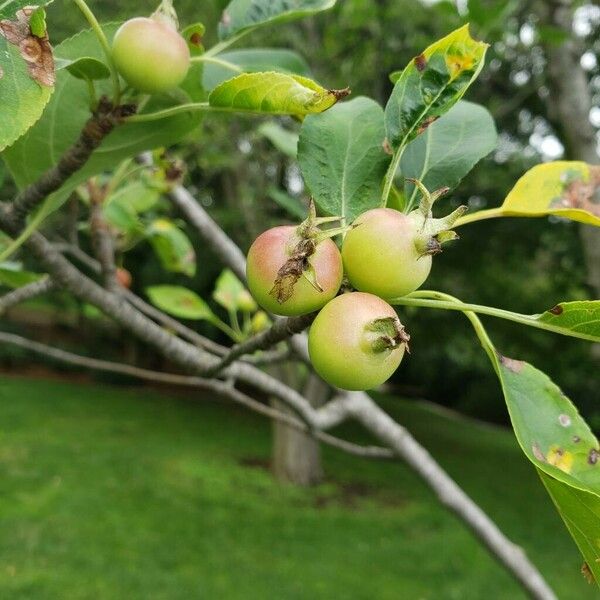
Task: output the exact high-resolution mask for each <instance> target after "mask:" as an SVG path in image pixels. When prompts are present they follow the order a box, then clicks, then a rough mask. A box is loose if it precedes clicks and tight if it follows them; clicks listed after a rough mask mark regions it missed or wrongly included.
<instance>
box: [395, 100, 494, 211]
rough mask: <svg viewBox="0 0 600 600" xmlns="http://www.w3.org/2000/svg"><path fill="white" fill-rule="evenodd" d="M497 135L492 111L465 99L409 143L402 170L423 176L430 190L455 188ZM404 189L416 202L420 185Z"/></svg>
mask: <svg viewBox="0 0 600 600" xmlns="http://www.w3.org/2000/svg"><path fill="white" fill-rule="evenodd" d="M497 139H498V134H497V132H496V127H495V125H494V120H493V118H492V115H490V113H489V112H488V111H487V110H486V109H485V108H484V107H483V106H480V105H479V104H473V103H472V102H466V101H464V100H461V101H460V102H458V103H457V104H456V105H455V106H453V107H452V108H451V109H450V110H449V111H448V113H447V114H445V115H444V116H443V117H441V118H440V119H439V120H438V121H436V122H435V123H433V124H432V125H430V126H429V127H428V128H427V130H426V131H425V132H424V133H423V134H422V135H420V136H418V137H417V138H416V139H415V140H413V141H412V142H411V143H410V144H408V146H407V147H406V149H405V150H404V153H403V154H402V158H401V161H400V171H399V172H400V173H401V175H402V177H411V178H414V179H418V180H420V181H421V182H422V183H423V184H424V185H425V187H426V188H427V189H428V190H437V189H439V188H441V187H444V186H448V187H449V188H453V187H455V186H457V185H458V183H459V182H460V180H461V179H462V178H463V177H465V175H467V173H468V172H469V171H470V170H471V169H472V168H473V167H474V166H475V164H476V163H477V162H478V161H479V160H481V159H482V158H483V157H484V156H486V155H487V154H489V153H490V152H491V151H492V150H493V149H494V148H495V147H496V143H497ZM404 193H405V196H406V198H407V199H408V201H407V204H408V205H409V206H412V205H413V204H414V203H415V201H416V199H417V197H418V193H417V189H416V187H415V186H414V185H413V184H411V183H408V182H407V183H406V185H405V186H404Z"/></svg>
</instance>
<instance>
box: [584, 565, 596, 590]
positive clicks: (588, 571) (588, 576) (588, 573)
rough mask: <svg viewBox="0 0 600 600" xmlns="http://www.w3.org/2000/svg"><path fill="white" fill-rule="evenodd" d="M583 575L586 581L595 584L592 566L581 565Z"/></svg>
mask: <svg viewBox="0 0 600 600" xmlns="http://www.w3.org/2000/svg"><path fill="white" fill-rule="evenodd" d="M581 574H582V575H583V576H584V578H585V580H586V581H587V582H588V583H589V584H590V585H592V584H593V583H595V581H596V580H595V579H594V574H593V573H592V571H591V569H590V566H589V565H588V564H587V563H586V562H584V563H583V564H582V565H581Z"/></svg>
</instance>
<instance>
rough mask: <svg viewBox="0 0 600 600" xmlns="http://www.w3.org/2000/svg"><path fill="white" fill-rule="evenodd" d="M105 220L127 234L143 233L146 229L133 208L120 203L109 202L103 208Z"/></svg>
mask: <svg viewBox="0 0 600 600" xmlns="http://www.w3.org/2000/svg"><path fill="white" fill-rule="evenodd" d="M102 212H103V214H104V218H105V219H106V220H107V221H108V223H110V225H112V226H113V227H116V228H117V229H118V230H119V231H121V232H122V233H125V234H135V233H142V232H143V230H144V228H143V226H142V224H141V222H140V220H139V219H138V218H137V214H136V212H135V211H134V210H133V209H132V207H131V206H128V205H127V204H124V203H119V202H109V203H107V204H105V205H104V206H103V207H102Z"/></svg>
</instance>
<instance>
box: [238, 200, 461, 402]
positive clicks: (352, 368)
mask: <svg viewBox="0 0 600 600" xmlns="http://www.w3.org/2000/svg"><path fill="white" fill-rule="evenodd" d="M330 220H331V219H330V218H321V219H319V218H315V217H314V216H313V217H312V218H311V217H309V219H307V221H305V222H304V223H302V224H300V225H299V226H291V225H290V226H280V227H274V228H272V229H269V230H268V231H265V232H264V233H263V234H261V235H260V236H259V237H258V238H257V239H256V240H255V242H254V243H253V244H252V246H251V248H250V250H249V252H248V262H247V279H248V286H249V288H250V291H251V293H252V295H253V296H254V298H255V299H256V301H257V302H258V303H259V304H260V305H261V306H262V307H263V308H264V309H265V310H267V311H269V312H271V313H274V314H277V315H284V316H300V315H304V314H308V313H311V312H314V311H317V310H318V311H319V313H318V315H317V316H316V318H315V320H314V322H313V323H312V325H311V328H310V332H309V336H308V348H309V353H310V359H311V362H312V364H313V366H314V368H315V370H316V371H317V373H318V374H319V375H320V376H321V377H322V378H323V379H324V380H325V381H327V382H328V383H330V384H331V385H333V386H335V387H338V388H342V389H346V390H366V389H370V388H373V387H376V386H378V385H380V384H381V383H383V382H384V381H386V380H387V379H388V378H389V377H390V376H391V375H392V373H393V372H394V371H395V370H396V369H397V368H398V365H399V364H400V362H401V361H402V358H403V356H404V353H405V351H406V349H407V347H408V341H409V339H410V338H409V336H408V334H407V333H406V331H405V329H404V327H403V325H402V323H401V322H400V320H399V319H398V316H397V315H396V311H395V310H394V309H393V308H392V306H391V305H390V304H389V303H388V302H387V301H388V300H391V299H393V298H398V297H400V296H405V295H406V294H409V293H411V292H413V291H415V290H416V289H417V288H419V287H420V286H421V285H422V284H423V283H424V281H425V280H426V279H427V277H428V276H429V273H430V271H431V264H432V256H433V255H434V254H436V253H437V252H439V251H440V246H441V241H440V240H441V239H442V238H444V237H448V236H443V235H441V234H442V233H449V232H447V231H445V230H446V228H447V225H448V221H447V220H446V219H432V218H431V215H430V205H425V210H423V209H417V210H414V211H412V212H410V213H408V214H405V213H402V212H400V211H397V210H394V209H391V208H376V209H372V210H369V211H367V212H365V213H363V214H362V215H360V216H359V217H358V218H357V219H356V220H355V221H354V223H353V224H352V226H351V227H349V228H338V229H325V230H322V229H320V227H319V226H320V225H322V224H323V223H324V222H327V221H330ZM338 233H343V234H344V239H343V242H342V249H341V252H340V251H339V250H338V247H337V245H336V244H335V242H334V241H333V240H332V239H331V238H332V237H333V236H334V235H336V234H338ZM443 241H445V239H443ZM344 275H345V277H346V278H347V284H346V283H344V285H343V282H344ZM341 290H343V291H342V293H340V291H341Z"/></svg>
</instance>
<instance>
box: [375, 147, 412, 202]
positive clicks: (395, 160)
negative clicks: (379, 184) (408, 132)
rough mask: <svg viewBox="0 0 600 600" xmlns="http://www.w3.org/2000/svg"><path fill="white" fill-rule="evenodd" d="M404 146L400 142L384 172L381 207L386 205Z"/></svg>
mask: <svg viewBox="0 0 600 600" xmlns="http://www.w3.org/2000/svg"><path fill="white" fill-rule="evenodd" d="M404 148H406V144H402V145H401V146H400V148H398V150H396V152H395V153H394V156H393V157H392V162H391V163H390V166H389V167H388V170H387V171H386V173H385V179H384V180H383V193H382V195H381V207H382V208H385V207H386V205H387V202H388V197H389V195H390V191H391V190H392V185H393V184H394V177H395V175H396V171H397V170H398V166H399V165H400V160H401V159H402V154H404Z"/></svg>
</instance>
